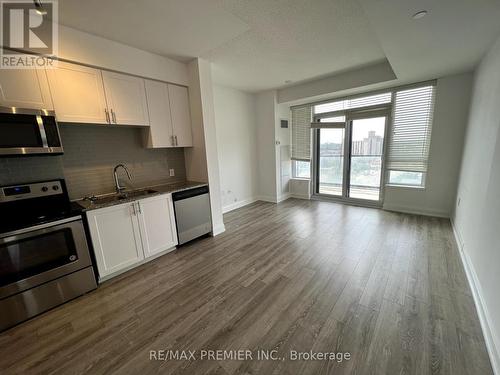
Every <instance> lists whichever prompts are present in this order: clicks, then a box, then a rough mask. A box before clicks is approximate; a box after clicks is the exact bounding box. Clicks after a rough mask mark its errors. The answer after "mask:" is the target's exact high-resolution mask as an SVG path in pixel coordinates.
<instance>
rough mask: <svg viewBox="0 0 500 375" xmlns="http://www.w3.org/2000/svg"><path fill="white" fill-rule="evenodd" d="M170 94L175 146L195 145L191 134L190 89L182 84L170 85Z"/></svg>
mask: <svg viewBox="0 0 500 375" xmlns="http://www.w3.org/2000/svg"><path fill="white" fill-rule="evenodd" d="M168 95H169V98H170V111H171V113H172V127H173V135H174V142H175V146H177V147H191V146H193V136H192V134H191V115H190V111H189V95H188V89H187V88H186V87H182V86H176V85H168Z"/></svg>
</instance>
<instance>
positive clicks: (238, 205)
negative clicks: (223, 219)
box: [222, 197, 257, 214]
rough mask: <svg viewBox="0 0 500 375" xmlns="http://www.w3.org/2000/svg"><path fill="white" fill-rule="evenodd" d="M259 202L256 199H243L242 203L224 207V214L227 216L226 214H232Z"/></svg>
mask: <svg viewBox="0 0 500 375" xmlns="http://www.w3.org/2000/svg"><path fill="white" fill-rule="evenodd" d="M256 201H257V198H256V197H251V198H248V199H243V200H242V201H238V202H234V203H231V204H228V205H227V206H224V207H222V213H223V214H225V213H226V212H230V211H233V210H236V209H238V208H241V207H244V206H246V205H249V204H252V203H254V202H256Z"/></svg>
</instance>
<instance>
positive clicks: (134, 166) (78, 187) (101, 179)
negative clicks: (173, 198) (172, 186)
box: [0, 124, 186, 199]
mask: <svg viewBox="0 0 500 375" xmlns="http://www.w3.org/2000/svg"><path fill="white" fill-rule="evenodd" d="M60 131H61V138H62V143H63V147H64V155H62V156H33V157H14V158H0V185H8V184H16V183H22V182H29V181H38V180H45V179H52V178H61V177H62V178H65V179H66V184H67V186H68V190H69V194H70V198H71V199H77V198H82V197H85V196H89V195H92V194H103V193H110V192H113V191H114V180H113V167H114V166H115V165H116V164H118V163H123V164H126V165H127V167H128V169H129V171H130V174H131V175H132V181H131V182H129V181H128V179H127V178H126V175H125V172H124V171H123V170H120V171H119V173H120V174H119V176H120V180H121V181H122V182H123V183H124V185H125V186H128V187H143V186H146V185H155V184H162V183H170V182H177V181H183V180H185V178H186V170H185V164H184V151H183V149H181V148H179V149H147V148H144V146H143V142H142V131H143V130H142V129H141V128H134V127H116V126H114V127H109V126H100V125H79V124H78V125H77V124H60ZM170 168H173V169H175V177H169V169H170Z"/></svg>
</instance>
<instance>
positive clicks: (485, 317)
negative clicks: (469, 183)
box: [450, 218, 500, 375]
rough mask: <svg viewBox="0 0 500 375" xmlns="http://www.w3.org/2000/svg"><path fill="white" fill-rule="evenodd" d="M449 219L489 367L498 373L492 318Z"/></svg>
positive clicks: (462, 244)
mask: <svg viewBox="0 0 500 375" xmlns="http://www.w3.org/2000/svg"><path fill="white" fill-rule="evenodd" d="M450 220H451V226H452V228H453V234H454V236H455V241H456V242H457V245H458V250H459V253H460V258H461V259H462V264H463V265H464V269H465V274H466V275H467V280H468V282H469V286H470V289H471V291H472V296H473V298H474V302H475V305H476V310H477V314H478V316H479V322H480V323H481V328H482V330H483V335H484V341H485V342H486V349H487V350H488V354H489V356H490V361H491V367H493V372H494V373H495V374H496V375H500V353H499V352H498V349H497V348H498V347H499V346H497V344H496V343H499V342H500V341H499V340H498V337H496V335H495V332H494V331H492V330H491V328H490V327H491V326H493V324H492V320H491V318H490V316H491V315H490V314H489V312H488V307H487V305H486V303H485V302H484V298H483V293H482V289H481V284H480V283H479V279H478V277H477V274H476V271H475V270H474V266H473V265H472V262H471V260H470V258H469V256H468V255H467V253H466V251H465V249H464V247H465V244H464V242H463V239H462V236H461V235H460V233H459V232H458V230H457V228H456V226H455V223H454V221H453V218H451V219H450Z"/></svg>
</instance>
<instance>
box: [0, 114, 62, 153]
mask: <svg viewBox="0 0 500 375" xmlns="http://www.w3.org/2000/svg"><path fill="white" fill-rule="evenodd" d="M62 153H63V147H62V144H61V137H60V134H59V127H58V124H57V121H56V118H55V113H54V112H53V111H46V110H35V109H21V108H15V107H0V155H50V154H55V155H57V154H62Z"/></svg>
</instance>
